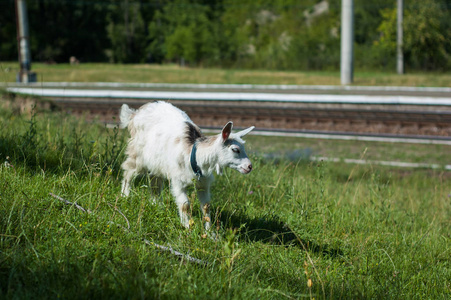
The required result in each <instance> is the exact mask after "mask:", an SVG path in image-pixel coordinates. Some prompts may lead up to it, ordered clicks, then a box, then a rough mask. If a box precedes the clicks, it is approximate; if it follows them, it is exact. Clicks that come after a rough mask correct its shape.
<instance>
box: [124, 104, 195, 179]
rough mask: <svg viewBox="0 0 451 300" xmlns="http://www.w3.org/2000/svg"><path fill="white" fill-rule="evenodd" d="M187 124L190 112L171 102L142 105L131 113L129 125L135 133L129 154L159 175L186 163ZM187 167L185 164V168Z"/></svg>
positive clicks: (139, 163) (133, 133) (138, 162)
mask: <svg viewBox="0 0 451 300" xmlns="http://www.w3.org/2000/svg"><path fill="white" fill-rule="evenodd" d="M187 123H191V124H193V123H192V121H191V119H190V118H189V117H188V115H187V114H186V113H184V112H183V111H181V110H180V109H178V108H176V107H175V106H173V105H172V104H169V103H167V102H161V101H160V102H153V103H149V104H146V105H144V106H142V107H141V108H139V109H138V110H137V111H135V112H134V113H133V116H131V120H130V122H129V124H128V128H129V130H130V132H131V133H132V139H131V140H130V144H129V148H128V150H127V152H128V153H130V154H131V153H133V155H134V156H135V157H136V159H137V164H138V165H142V166H143V167H144V168H146V169H148V170H149V171H151V173H153V174H155V175H164V173H166V172H167V171H168V169H174V168H175V169H178V168H180V167H182V166H183V165H185V159H184V157H186V152H187V151H189V150H190V149H188V148H189V146H188V145H187V144H186V142H185V139H184V137H185V136H186V130H187V127H188V126H187ZM182 168H183V167H182Z"/></svg>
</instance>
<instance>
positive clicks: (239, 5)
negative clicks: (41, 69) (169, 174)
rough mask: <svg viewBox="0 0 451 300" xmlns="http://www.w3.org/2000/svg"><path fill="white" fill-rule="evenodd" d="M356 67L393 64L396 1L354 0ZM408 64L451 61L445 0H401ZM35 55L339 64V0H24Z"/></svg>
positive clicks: (9, 38)
mask: <svg viewBox="0 0 451 300" xmlns="http://www.w3.org/2000/svg"><path fill="white" fill-rule="evenodd" d="M354 2H355V5H354V7H355V66H356V67H358V68H364V69H379V70H380V69H383V70H394V65H395V61H396V55H395V50H396V44H395V42H396V39H395V35H396V3H395V2H394V1H390V0H378V1H365V0H355V1H354ZM404 7H405V9H404V16H405V17H404V20H405V22H404V51H405V66H406V69H413V70H440V71H447V70H449V68H450V66H451V62H450V61H451V59H450V53H451V41H450V38H449V36H450V35H451V21H450V20H451V17H450V15H451V12H450V6H449V3H448V2H447V1H445V0H427V1H420V0H414V1H407V2H406V3H405V6H404ZM0 8H1V9H0V25H1V26H0V40H2V43H1V45H0V48H1V52H0V53H1V59H2V60H15V59H16V58H17V53H16V52H17V45H16V29H15V20H14V14H13V11H14V1H0ZM28 11H29V19H30V39H31V47H32V49H31V50H32V58H33V60H39V61H46V62H51V63H53V62H68V60H69V57H71V56H76V57H77V58H78V59H80V61H82V62H87V61H109V62H114V63H142V62H151V63H163V62H176V63H180V64H184V63H186V64H188V65H190V66H216V67H235V68H264V69H279V70H338V69H339V63H340V22H341V19H340V12H341V1H338V0H324V1H315V0H303V1H295V0H277V1H267V0H259V1H252V0H240V1H237V0H220V1H205V0H201V1H199V0H165V1H151V0H142V1H132V0H105V1H100V2H99V1H97V2H96V1H54V0H42V1H31V2H30V3H28Z"/></svg>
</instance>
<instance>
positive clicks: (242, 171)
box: [238, 168, 252, 174]
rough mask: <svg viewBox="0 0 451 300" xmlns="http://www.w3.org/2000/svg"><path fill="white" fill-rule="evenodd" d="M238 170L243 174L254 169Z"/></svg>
mask: <svg viewBox="0 0 451 300" xmlns="http://www.w3.org/2000/svg"><path fill="white" fill-rule="evenodd" d="M238 171H240V173H242V174H249V173H250V172H251V171H252V169H245V168H240V169H239V170H238Z"/></svg>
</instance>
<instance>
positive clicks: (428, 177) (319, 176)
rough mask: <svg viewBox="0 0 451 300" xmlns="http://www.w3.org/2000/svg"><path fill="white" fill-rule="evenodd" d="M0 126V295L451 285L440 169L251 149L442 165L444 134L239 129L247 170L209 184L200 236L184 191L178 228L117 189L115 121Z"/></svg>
mask: <svg viewBox="0 0 451 300" xmlns="http://www.w3.org/2000/svg"><path fill="white" fill-rule="evenodd" d="M49 67H52V66H49ZM56 67H58V66H55V68H56ZM80 67H82V66H80ZM0 126H1V127H2V131H0V162H1V166H0V295H2V296H1V297H0V298H14V299H30V298H55V299H56V298H71V299H72V298H77V299H85V298H90V299H92V298H105V299H111V298H115V299H117V298H133V299H137V298H144V299H149V298H163V299H173V298H176V299H179V298H180V299H204V298H207V297H208V298H212V299H274V298H277V299H285V298H286V299H298V298H315V299H323V298H334V299H335V298H345V299H349V298H358V299H362V298H378V299H389V298H394V299H412V298H413V299H425V298H428V299H449V298H450V297H451V230H450V228H451V198H450V197H451V172H446V171H443V170H426V169H411V170H409V171H404V170H400V169H392V168H382V167H377V166H371V165H368V166H355V165H345V164H341V163H324V162H315V163H311V162H308V161H302V160H295V161H293V160H288V159H283V158H282V159H278V160H272V159H270V158H265V157H264V155H263V153H276V154H277V153H278V154H280V153H283V151H281V150H280V149H284V150H285V151H288V152H289V151H291V150H292V149H293V150H295V149H305V148H311V149H312V151H313V152H314V153H316V154H318V155H334V156H343V157H349V156H353V157H354V156H355V157H361V156H362V155H364V153H365V155H369V157H370V158H374V159H377V158H382V159H384V160H390V159H394V160H403V161H423V160H428V161H429V162H439V163H449V146H448V147H446V146H428V145H423V146H417V145H399V144H397V145H393V144H392V145H389V144H377V143H365V144H362V143H360V144H359V143H355V144H352V143H348V142H340V143H338V144H337V143H335V142H330V141H319V142H315V141H313V140H312V141H309V140H300V139H299V140H292V139H284V138H278V139H268V138H262V137H257V136H250V137H249V138H248V139H247V140H248V142H247V144H246V146H247V148H249V149H251V151H252V152H253V153H254V154H252V155H251V159H252V160H253V164H254V171H253V172H252V173H251V174H249V175H248V176H243V175H241V174H239V173H237V172H234V171H231V170H229V171H228V172H226V173H225V174H224V175H223V176H221V177H217V180H216V182H215V184H214V187H213V199H214V200H213V202H212V208H213V211H214V212H215V214H214V215H215V217H214V221H215V224H216V226H214V231H215V232H217V239H216V240H212V239H210V238H205V237H204V232H203V229H202V221H201V219H202V218H201V213H200V208H199V205H198V203H197V202H196V201H195V196H194V194H193V195H192V196H191V198H192V200H193V201H192V203H193V207H192V209H193V221H194V223H193V224H194V225H193V226H192V228H191V229H190V230H186V229H184V228H182V227H181V225H180V224H179V218H178V215H177V210H176V207H175V205H174V203H173V201H172V198H171V195H170V194H169V193H168V191H167V189H166V190H165V191H164V200H163V202H162V203H160V204H152V203H151V202H150V201H149V193H148V185H149V182H148V179H147V178H145V177H144V178H142V179H141V180H138V181H137V183H136V184H135V188H134V190H133V193H132V195H131V197H130V198H128V199H122V198H119V197H118V195H119V192H120V180H121V174H120V169H119V166H120V163H121V161H122V159H123V149H124V145H125V141H126V139H127V134H126V132H124V131H122V130H117V129H108V128H105V127H104V126H102V125H98V124H86V123H85V122H83V120H74V119H71V118H70V117H67V116H65V115H62V114H59V113H38V114H36V115H33V116H32V117H29V116H24V115H17V114H15V113H12V112H11V111H9V110H5V109H3V110H0ZM332 143H334V144H332ZM334 145H335V146H334ZM330 147H332V148H330ZM365 149H366V150H365ZM447 160H448V161H447ZM49 193H53V194H55V195H59V196H61V197H63V198H65V199H67V200H69V201H71V202H77V204H79V205H81V206H82V207H84V208H85V209H89V210H90V213H85V212H82V211H81V210H79V209H77V208H76V207H75V206H73V205H66V204H64V203H62V202H61V201H59V200H57V199H55V198H54V197H52V196H50V195H49ZM144 240H147V241H149V243H150V245H149V244H146V243H145V242H144ZM152 243H154V244H158V245H161V246H165V247H172V249H174V250H176V251H179V252H181V253H184V254H189V255H190V256H191V257H194V258H197V259H199V260H201V261H202V262H201V263H200V264H199V263H196V262H191V261H189V260H188V259H187V258H186V257H185V258H182V259H180V258H179V257H177V256H176V255H174V254H171V253H170V252H169V251H164V250H162V249H161V248H158V247H157V246H155V245H154V244H152Z"/></svg>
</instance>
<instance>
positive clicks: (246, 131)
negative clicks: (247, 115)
mask: <svg viewBox="0 0 451 300" xmlns="http://www.w3.org/2000/svg"><path fill="white" fill-rule="evenodd" d="M254 128H255V126H251V127H249V128H247V129H244V130H241V131H240V132H237V133H236V135H237V136H239V137H243V136H245V135H246V134H248V133H249V132H251V131H252V130H253V129H254Z"/></svg>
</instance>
